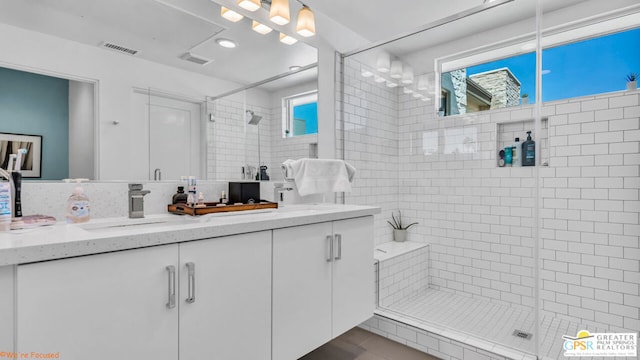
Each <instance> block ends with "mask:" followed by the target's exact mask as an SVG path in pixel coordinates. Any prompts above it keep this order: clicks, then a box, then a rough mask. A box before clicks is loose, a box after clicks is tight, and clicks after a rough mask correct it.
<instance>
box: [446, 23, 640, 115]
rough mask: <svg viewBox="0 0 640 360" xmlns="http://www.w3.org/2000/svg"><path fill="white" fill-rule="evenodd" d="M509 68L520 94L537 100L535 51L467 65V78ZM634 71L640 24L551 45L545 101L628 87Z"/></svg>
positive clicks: (638, 65)
mask: <svg viewBox="0 0 640 360" xmlns="http://www.w3.org/2000/svg"><path fill="white" fill-rule="evenodd" d="M505 68H506V69H508V70H509V71H510V72H511V73H512V74H513V76H514V77H515V78H516V79H517V82H519V86H520V87H519V96H520V97H521V96H522V95H523V94H527V95H528V96H529V102H530V103H533V102H535V101H536V97H535V95H536V91H535V83H536V76H535V68H536V54H535V52H531V53H526V54H521V55H517V56H513V57H508V58H504V59H499V60H495V61H491V62H487V63H484V64H479V65H475V66H470V67H467V68H466V78H467V79H472V80H474V81H476V78H477V76H478V74H480V75H482V74H487V73H491V72H493V71H498V69H505ZM450 73H451V72H449V73H444V74H443V79H445V76H447V74H450ZM630 73H640V28H636V29H632V30H626V31H621V32H617V33H614V34H609V35H604V36H599V37H595V38H591V39H586V40H581V41H576V42H572V43H568V44H561V45H555V46H552V47H548V48H545V49H543V51H542V101H543V102H545V101H554V100H561V99H568V98H574V97H580V96H588V95H595V94H601V93H607V92H612V91H620V90H624V89H625V86H626V79H625V78H626V76H627V75H628V74H630ZM474 75H476V76H474ZM517 82H516V83H517ZM476 83H478V81H476ZM445 84H446V82H445V81H444V80H443V90H446V91H449V92H451V91H452V90H455V89H445V88H444V87H445ZM475 86H478V85H477V84H476V85H475ZM480 86H481V85H480ZM467 91H468V90H467ZM514 91H515V90H514ZM489 92H491V89H489ZM494 96H496V95H495V94H494ZM516 96H517V95H516ZM494 103H495V100H494ZM492 106H494V105H492ZM506 106H514V104H513V102H512V103H511V104H510V105H506ZM506 106H501V107H506ZM466 110H468V111H466V112H473V111H478V110H474V109H471V108H470V109H466ZM455 113H456V112H449V113H447V115H449V114H455Z"/></svg>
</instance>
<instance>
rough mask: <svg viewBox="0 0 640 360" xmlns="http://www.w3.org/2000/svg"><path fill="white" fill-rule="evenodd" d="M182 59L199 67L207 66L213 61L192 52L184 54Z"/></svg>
mask: <svg viewBox="0 0 640 360" xmlns="http://www.w3.org/2000/svg"><path fill="white" fill-rule="evenodd" d="M180 59H182V60H187V61H191V62H192V63H196V64H198V65H207V64H208V63H210V62H212V61H213V60H212V59H207V58H204V57H202V56H198V55H194V54H192V53H190V52H188V53H184V54H182V55H181V56H180Z"/></svg>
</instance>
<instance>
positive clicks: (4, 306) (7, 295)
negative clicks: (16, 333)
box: [0, 265, 15, 358]
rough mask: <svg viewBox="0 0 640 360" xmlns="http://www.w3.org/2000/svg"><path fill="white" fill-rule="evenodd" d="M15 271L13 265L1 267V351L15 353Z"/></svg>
mask: <svg viewBox="0 0 640 360" xmlns="http://www.w3.org/2000/svg"><path fill="white" fill-rule="evenodd" d="M14 269H15V266H13V265H11V266H2V267H0V289H2V290H1V291H0V324H2V326H0V351H7V352H13V316H14V314H13V299H14V294H13V288H14V286H13V284H14V281H13V280H14ZM0 358H2V357H0Z"/></svg>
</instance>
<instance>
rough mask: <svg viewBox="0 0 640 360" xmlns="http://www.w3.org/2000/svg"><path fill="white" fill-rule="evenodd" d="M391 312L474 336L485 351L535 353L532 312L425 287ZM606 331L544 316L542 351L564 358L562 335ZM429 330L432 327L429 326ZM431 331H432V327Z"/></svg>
mask: <svg viewBox="0 0 640 360" xmlns="http://www.w3.org/2000/svg"><path fill="white" fill-rule="evenodd" d="M384 310H388V311H390V312H391V313H397V314H398V315H401V316H407V317H409V318H411V320H413V322H417V323H421V324H425V325H430V329H434V326H435V328H441V329H443V331H442V332H443V333H444V334H443V335H445V336H446V335H447V334H446V333H451V331H460V332H462V333H465V334H467V335H472V336H473V337H474V338H475V337H477V339H474V341H473V342H474V345H475V346H478V347H481V346H482V345H486V350H489V351H492V349H493V351H495V348H494V344H495V343H497V344H499V345H503V346H506V347H510V348H513V349H517V350H519V351H522V352H526V353H530V354H534V353H535V347H536V341H537V340H536V338H535V336H536V334H533V333H534V331H535V329H534V317H535V314H534V313H533V311H531V310H529V309H526V308H522V307H520V308H518V307H511V306H508V305H501V304H496V303H491V302H489V301H487V300H483V299H478V298H470V297H466V296H462V295H456V294H454V293H451V292H446V291H441V290H434V289H426V290H424V291H423V292H421V293H419V294H417V295H416V296H413V297H411V298H407V299H403V300H400V301H398V302H396V303H395V304H393V306H390V307H388V308H385V309H384ZM516 329H517V330H520V331H525V332H528V333H532V334H533V336H532V337H531V339H529V340H525V339H522V338H519V337H516V336H514V335H512V334H513V332H514V330H516ZM582 329H586V330H589V331H591V332H606V329H600V328H594V327H593V326H586V325H580V324H578V323H573V322H569V321H567V320H564V319H558V318H554V317H542V319H541V323H540V334H541V336H542V344H541V349H540V350H541V351H540V354H541V355H542V356H547V357H549V358H551V359H561V358H563V355H562V352H563V350H562V343H563V340H562V335H571V336H574V335H576V333H577V332H578V331H579V330H582ZM427 330H429V329H427ZM429 331H431V330H429Z"/></svg>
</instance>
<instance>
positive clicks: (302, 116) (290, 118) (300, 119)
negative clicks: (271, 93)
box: [283, 91, 318, 137]
mask: <svg viewBox="0 0 640 360" xmlns="http://www.w3.org/2000/svg"><path fill="white" fill-rule="evenodd" d="M283 103H284V106H285V109H286V114H287V116H286V122H285V123H284V124H283V125H284V134H283V136H284V137H289V136H301V135H309V134H317V133H318V92H317V91H312V92H309V93H303V94H298V95H294V96H290V97H287V98H284V99H283Z"/></svg>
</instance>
